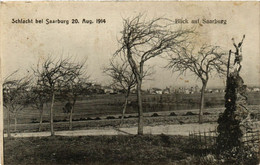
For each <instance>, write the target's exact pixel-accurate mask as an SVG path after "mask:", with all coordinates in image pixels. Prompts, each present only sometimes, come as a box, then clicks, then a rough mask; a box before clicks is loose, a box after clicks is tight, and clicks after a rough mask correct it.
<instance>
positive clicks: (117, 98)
mask: <svg viewBox="0 0 260 165" xmlns="http://www.w3.org/2000/svg"><path fill="white" fill-rule="evenodd" d="M259 96H260V93H259V92H254V93H252V92H251V93H249V94H248V104H249V105H248V106H249V108H250V109H251V110H252V112H253V113H254V114H255V115H256V116H255V117H256V118H259V114H258V113H259V109H260V107H259V105H258V104H259V103H260V97H259ZM199 100H200V94H174V95H170V94H163V95H159V94H156V95H151V94H149V95H148V94H146V95H144V97H143V108H144V116H145V121H144V122H145V125H160V124H184V123H196V122H197V121H198V108H199ZM65 103H66V102H61V101H56V102H55V104H54V122H55V123H57V124H55V125H54V128H55V130H66V129H68V120H69V116H68V114H66V113H63V110H62V108H63V107H64V105H65ZM123 103H124V95H123V94H116V95H109V94H104V95H90V96H86V97H81V98H79V99H78V100H77V102H76V105H75V111H74V114H73V121H74V123H73V129H89V128H99V127H116V126H118V125H119V124H120V118H121V111H122V105H123ZM223 111H224V93H206V96H205V110H204V122H216V121H217V118H218V115H219V113H221V112H223ZM17 118H18V119H17V121H18V122H17V123H18V124H17V132H24V131H25V132H27V131H37V128H38V123H39V111H38V110H37V109H33V108H31V107H26V108H25V109H24V110H22V111H21V112H19V113H18V115H17ZM5 121H6V120H5ZM11 122H12V123H13V120H12V121H11ZM5 123H6V122H5ZM136 124H137V102H136V96H135V95H134V94H132V95H131V96H130V98H129V104H128V107H127V110H126V115H125V120H124V123H123V125H122V126H123V127H130V126H135V125H136ZM5 127H6V124H5ZM13 127H14V125H13V124H11V130H13ZM47 130H49V104H47V105H45V106H44V115H43V129H42V131H47Z"/></svg>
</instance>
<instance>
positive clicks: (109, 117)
mask: <svg viewBox="0 0 260 165" xmlns="http://www.w3.org/2000/svg"><path fill="white" fill-rule="evenodd" d="M107 119H115V117H114V116H108V117H107Z"/></svg>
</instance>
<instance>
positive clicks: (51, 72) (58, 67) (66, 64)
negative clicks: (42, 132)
mask: <svg viewBox="0 0 260 165" xmlns="http://www.w3.org/2000/svg"><path fill="white" fill-rule="evenodd" d="M80 68H81V66H78V65H77V64H75V63H73V62H70V58H66V59H59V60H57V61H55V60H54V59H52V58H48V59H46V60H45V61H44V62H43V63H42V64H41V65H38V67H37V68H36V69H35V70H34V74H35V75H36V76H37V77H38V82H37V85H39V86H40V87H41V88H43V89H44V90H45V92H47V93H48V94H49V97H50V98H51V106H50V128H51V135H52V136H54V129H53V111H54V110H53V106H54V101H55V95H56V94H58V93H59V92H60V90H62V89H66V87H67V84H71V82H72V81H73V80H74V79H75V78H77V76H78V70H79V69H80Z"/></svg>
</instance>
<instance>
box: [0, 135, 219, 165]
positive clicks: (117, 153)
mask: <svg viewBox="0 0 260 165" xmlns="http://www.w3.org/2000/svg"><path fill="white" fill-rule="evenodd" d="M4 141H5V143H4V161H5V164H96V165H97V164H178V165H179V164H192V165H193V164H223V163H222V162H220V161H218V160H217V159H216V158H215V156H214V155H199V154H198V153H199V152H195V151H194V150H192V149H191V146H192V145H194V144H195V143H194V141H191V139H189V138H188V137H183V136H166V135H163V134H162V135H144V136H84V137H59V136H55V137H37V138H35V137H34V138H11V139H7V138H6V139H4ZM196 143H197V142H196ZM14 150H15V151H16V152H13V151H14Z"/></svg>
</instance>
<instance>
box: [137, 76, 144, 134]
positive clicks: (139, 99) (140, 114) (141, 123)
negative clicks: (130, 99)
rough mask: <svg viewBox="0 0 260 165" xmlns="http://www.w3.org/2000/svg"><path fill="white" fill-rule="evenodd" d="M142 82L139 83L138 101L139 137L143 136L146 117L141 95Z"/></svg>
mask: <svg viewBox="0 0 260 165" xmlns="http://www.w3.org/2000/svg"><path fill="white" fill-rule="evenodd" d="M141 87H142V81H141V80H138V81H137V87H136V89H137V101H138V117H139V118H138V132H137V133H138V135H143V134H144V131H143V127H144V121H143V120H144V116H143V106H142V93H141Z"/></svg>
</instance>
